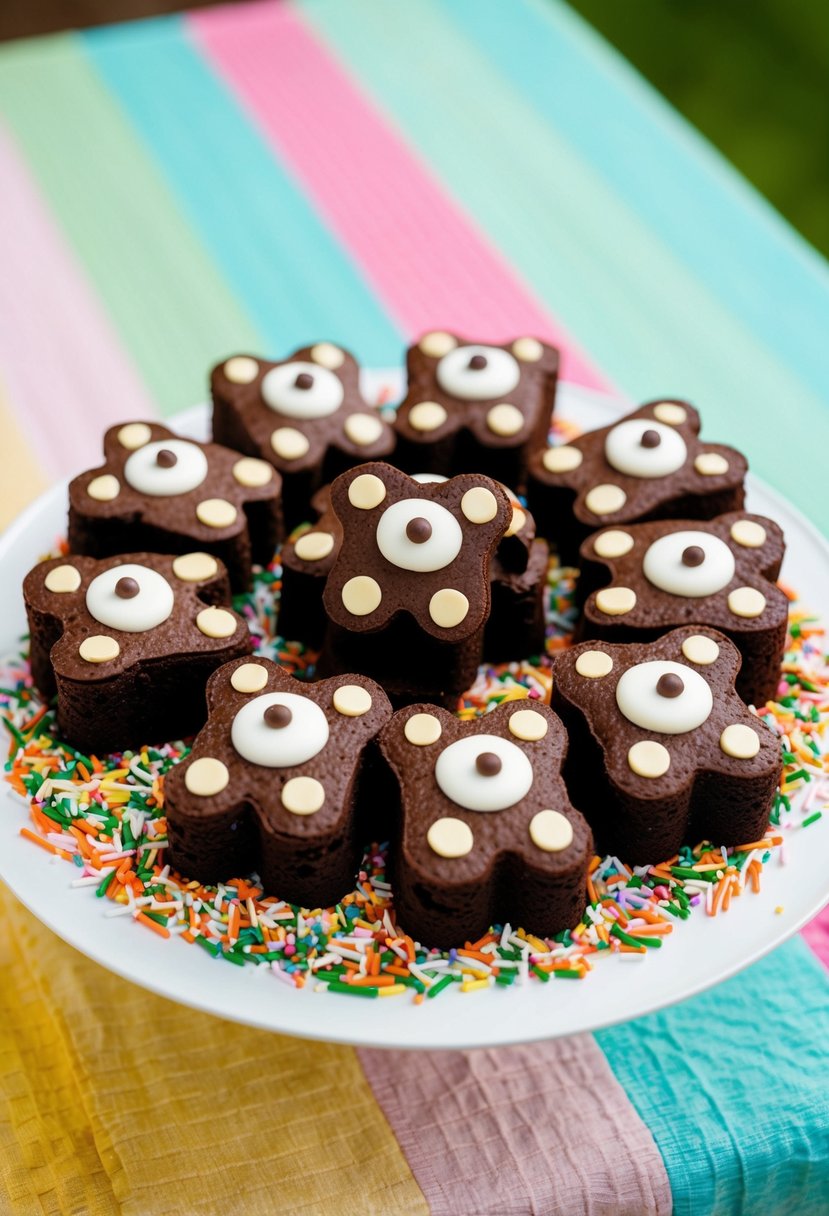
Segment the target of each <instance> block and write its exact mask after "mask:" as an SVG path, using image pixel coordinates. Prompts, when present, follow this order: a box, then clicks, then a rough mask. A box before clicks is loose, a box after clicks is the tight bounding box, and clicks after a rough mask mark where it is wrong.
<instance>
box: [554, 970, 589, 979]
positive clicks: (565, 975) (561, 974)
mask: <svg viewBox="0 0 829 1216" xmlns="http://www.w3.org/2000/svg"><path fill="white" fill-rule="evenodd" d="M583 974H584V972H583V971H577V970H576V968H575V967H559V968H557V969H556V970H555V971H554V972H553V975H554V976H555V978H556V979H557V980H580V979H581V977H582V975H583Z"/></svg>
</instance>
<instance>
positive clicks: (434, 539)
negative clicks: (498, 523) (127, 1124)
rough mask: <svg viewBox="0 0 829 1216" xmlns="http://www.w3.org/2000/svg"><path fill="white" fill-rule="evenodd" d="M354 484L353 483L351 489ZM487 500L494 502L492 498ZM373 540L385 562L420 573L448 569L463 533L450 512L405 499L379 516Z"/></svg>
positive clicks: (419, 500) (425, 500)
mask: <svg viewBox="0 0 829 1216" xmlns="http://www.w3.org/2000/svg"><path fill="white" fill-rule="evenodd" d="M357 480H358V481H359V480H361V479H360V478H358V479H357ZM355 484H356V482H352V488H353V486H354V485H355ZM382 484H383V483H382V482H379V485H381V486H382ZM487 492H488V491H487ZM384 493H385V489H384ZM490 498H492V499H493V502H494V501H495V499H494V497H493V495H491V494H490ZM376 540H377V548H378V549H379V550H380V552H381V553H382V554H383V557H384V558H385V559H386V561H387V562H390V563H391V564H392V565H393V566H396V567H397V568H398V569H400V570H417V571H421V572H423V571H429V570H442V569H443V567H444V566H448V565H450V564H451V563H452V562H453V561H454V560H455V558H456V557H457V556H458V554H459V553H460V551H461V545H462V544H463V532H462V531H461V526H460V524H459V523H458V521H457V519H455V516H454V515H453V514H452V512H451V511H447V510H446V507H442V506H441V505H440V503H437V502H433V501H432V500H431V499H428V498H404V499H402V500H401V501H400V502H395V503H392V505H391V506H390V507H387V508H386V510H385V511H384V512H383V514H382V515H381V516H380V519H379V521H378V524H377V532H376Z"/></svg>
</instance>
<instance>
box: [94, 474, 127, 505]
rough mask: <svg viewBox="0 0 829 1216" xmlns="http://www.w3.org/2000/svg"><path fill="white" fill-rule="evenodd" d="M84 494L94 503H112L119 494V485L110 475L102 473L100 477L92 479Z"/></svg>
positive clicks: (116, 479) (115, 478)
mask: <svg viewBox="0 0 829 1216" xmlns="http://www.w3.org/2000/svg"><path fill="white" fill-rule="evenodd" d="M86 492H87V494H88V495H89V497H90V498H94V499H95V501H96V502H112V500H113V498H117V497H118V495H119V494H120V492H121V484H120V482H119V481H118V478H117V477H114V476H113V475H112V473H102V474H101V476H100V477H93V478H92V480H91V481H90V483H89V485H88V486H87V487H86Z"/></svg>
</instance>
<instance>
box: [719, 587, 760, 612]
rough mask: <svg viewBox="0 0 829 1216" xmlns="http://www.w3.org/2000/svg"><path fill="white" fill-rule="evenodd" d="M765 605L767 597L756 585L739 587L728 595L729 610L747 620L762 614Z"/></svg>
mask: <svg viewBox="0 0 829 1216" xmlns="http://www.w3.org/2000/svg"><path fill="white" fill-rule="evenodd" d="M765 606H766V597H765V596H764V595H763V593H762V591H758V590H757V589H756V588H755V587H737V588H735V590H734V591H731V592H730V593H729V596H728V607H729V611H731V612H733V614H734V616H742V617H745V618H746V619H747V620H751V619H753V618H754V617H757V616H761V615H762V613H763V609H764V608H765Z"/></svg>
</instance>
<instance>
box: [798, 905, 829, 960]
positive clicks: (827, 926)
mask: <svg viewBox="0 0 829 1216" xmlns="http://www.w3.org/2000/svg"><path fill="white" fill-rule="evenodd" d="M803 937H804V939H805V941H806V944H807V946H810V947H811V949H812V950H814V952H815V954H816V955H817V956H818V958H819V959H820V961H821V962H822V963H823V965H824V967H829V908H824V909H823V911H822V912H819V913H818V914H817V916H816V917H815V919H814V920H813V921H810V922H809V924H808V925H807V926H806V928H805V929H804V930H803Z"/></svg>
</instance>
